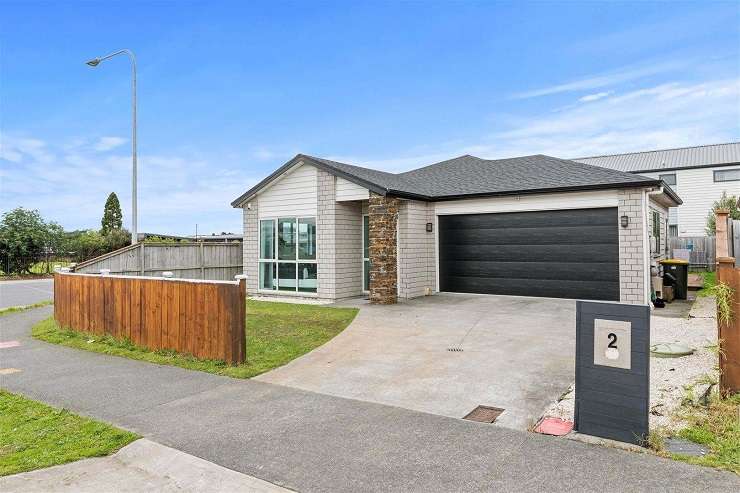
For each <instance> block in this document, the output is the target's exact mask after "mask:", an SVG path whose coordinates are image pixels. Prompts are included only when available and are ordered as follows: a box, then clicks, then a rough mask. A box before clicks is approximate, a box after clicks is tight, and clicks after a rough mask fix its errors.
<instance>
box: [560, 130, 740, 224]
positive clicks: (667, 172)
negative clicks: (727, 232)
mask: <svg viewBox="0 0 740 493" xmlns="http://www.w3.org/2000/svg"><path fill="white" fill-rule="evenodd" d="M574 161H579V162H581V163H586V164H593V165H595V166H602V167H604V168H609V169H615V170H619V171H626V172H628V173H638V174H640V175H643V176H649V177H651V178H659V179H662V180H663V181H664V182H665V183H667V184H668V185H670V186H671V188H673V190H675V191H676V192H678V193H680V194H681V199H683V204H682V205H681V206H680V207H678V208H675V207H672V208H671V209H670V211H669V214H668V225H669V231H668V234H669V236H706V229H705V228H706V224H707V215H708V214H709V211H710V209H711V208H712V205H713V204H714V202H715V201H717V200H718V199H719V198H720V197H721V196H722V193H724V192H726V193H727V195H734V196H736V197H740V142H731V143H728V144H715V145H705V146H698V147H683V148H680V149H665V150H660V151H645V152H633V153H630V154H612V155H608V156H593V157H583V158H576V159H574Z"/></svg>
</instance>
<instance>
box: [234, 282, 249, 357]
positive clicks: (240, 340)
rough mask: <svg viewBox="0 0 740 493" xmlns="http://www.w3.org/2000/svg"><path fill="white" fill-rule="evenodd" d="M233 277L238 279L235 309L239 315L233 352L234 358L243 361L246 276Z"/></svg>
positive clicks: (245, 332)
mask: <svg viewBox="0 0 740 493" xmlns="http://www.w3.org/2000/svg"><path fill="white" fill-rule="evenodd" d="M234 278H235V279H236V280H237V281H239V295H238V296H237V299H238V303H239V307H238V309H237V310H236V313H238V314H239V315H238V317H239V323H238V327H239V329H241V330H239V329H237V334H236V335H235V340H236V342H235V344H236V347H237V350H236V351H235V352H234V354H235V355H236V360H237V362H239V363H243V362H244V361H246V359H247V276H245V275H244V274H237V275H236V276H234Z"/></svg>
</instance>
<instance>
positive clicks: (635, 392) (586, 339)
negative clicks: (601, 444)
mask: <svg viewBox="0 0 740 493" xmlns="http://www.w3.org/2000/svg"><path fill="white" fill-rule="evenodd" d="M649 407H650V307H648V306H647V305H627V304H620V303H598V302H590V301H578V302H577V303H576V400H575V426H574V429H575V430H577V431H579V432H580V433H585V434H588V435H594V436H599V437H604V438H611V439H613V440H619V441H622V442H628V443H635V444H643V441H644V440H645V439H646V438H647V435H648V417H649V416H648V413H649Z"/></svg>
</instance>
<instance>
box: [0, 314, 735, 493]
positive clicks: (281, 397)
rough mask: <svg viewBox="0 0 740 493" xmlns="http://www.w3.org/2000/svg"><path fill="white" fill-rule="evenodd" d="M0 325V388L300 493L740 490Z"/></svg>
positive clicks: (675, 467) (648, 460)
mask: <svg viewBox="0 0 740 493" xmlns="http://www.w3.org/2000/svg"><path fill="white" fill-rule="evenodd" d="M50 313H51V310H50V309H49V308H48V307H47V308H40V309H36V310H32V311H29V312H23V313H15V314H10V315H6V316H3V317H0V341H8V340H18V341H19V342H20V343H21V344H20V346H17V347H12V348H6V349H0V366H1V367H6V368H7V367H14V368H17V369H20V370H22V371H20V372H17V373H13V374H10V375H5V376H2V377H0V378H2V381H1V383H2V386H3V387H5V388H7V389H8V390H10V391H13V392H20V393H22V394H25V395H27V396H29V397H31V398H34V399H38V400H41V401H44V402H48V403H50V404H53V405H57V406H64V407H66V408H68V409H70V410H72V411H75V412H77V413H80V414H83V415H88V416H92V417H95V418H98V419H102V420H105V421H108V422H110V423H113V424H115V425H117V426H120V427H123V428H127V429H130V430H133V431H136V432H138V433H140V434H142V435H144V436H145V437H147V438H149V439H151V440H153V441H155V442H158V443H162V444H164V445H167V446H170V447H173V448H176V449H178V450H181V451H183V452H186V453H188V454H191V455H194V456H196V457H200V458H203V459H205V460H208V461H211V462H214V463H216V464H219V465H221V466H224V467H226V468H229V469H232V470H235V471H239V472H242V473H244V474H248V475H250V476H254V477H257V478H260V479H263V480H265V481H269V482H270V483H273V484H277V485H280V486H283V487H286V488H289V489H292V490H296V491H425V492H429V491H491V490H499V491H514V490H515V491H553V490H571V491H599V492H602V493H603V492H609V491H669V490H670V491H702V490H707V491H713V492H721V491H728V492H729V491H733V492H734V491H739V490H740V477H738V476H737V475H734V474H731V473H726V472H719V471H715V470H713V469H708V468H702V467H698V466H691V465H688V464H684V463H681V462H675V461H671V460H667V459H661V458H659V457H655V456H653V455H649V454H639V453H634V452H626V451H622V450H617V449H611V448H604V447H599V446H594V445H589V444H585V443H580V442H574V441H570V440H562V439H558V438H553V437H547V436H542V435H537V434H533V433H528V432H521V431H516V430H511V429H506V428H500V427H497V426H495V425H486V424H481V423H474V422H469V421H463V420H460V419H455V418H448V417H444V416H437V415H432V414H425V413H421V412H416V411H410V410H407V409H401V408H397V407H392V406H385V405H381V404H374V403H369V402H361V401H356V400H351V399H344V398H340V397H334V396H328V395H320V394H316V393H312V392H308V391H303V390H298V389H292V388H287V387H281V386H277V385H272V384H267V383H263V382H256V381H251V380H236V379H230V378H225V377H218V376H215V375H210V374H206V373H200V372H193V371H188V370H184V369H180V368H174V367H166V366H158V365H153V364H150V363H144V362H139V361H132V360H128V359H124V358H116V357H111V356H106V355H102V354H96V353H89V352H86V351H80V350H75V349H69V348H63V347H59V346H55V345H50V344H46V343H43V342H39V341H36V340H34V339H32V338H30V336H29V333H30V328H31V326H32V324H33V323H35V322H37V321H38V320H41V319H43V318H45V317H47V316H49V315H50Z"/></svg>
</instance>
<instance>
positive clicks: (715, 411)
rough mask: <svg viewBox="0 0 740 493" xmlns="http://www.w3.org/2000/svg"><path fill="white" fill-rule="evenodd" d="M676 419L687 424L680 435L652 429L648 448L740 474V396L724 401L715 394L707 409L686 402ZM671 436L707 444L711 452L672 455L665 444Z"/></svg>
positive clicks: (664, 454)
mask: <svg viewBox="0 0 740 493" xmlns="http://www.w3.org/2000/svg"><path fill="white" fill-rule="evenodd" d="M675 418H677V419H678V420H680V421H681V422H683V423H684V424H685V425H684V426H683V428H681V429H680V430H678V431H677V432H671V431H669V430H668V429H666V428H659V429H655V430H650V438H649V441H648V446H649V447H650V448H651V449H653V451H655V452H656V453H657V454H658V455H661V456H663V457H670V458H672V459H674V460H680V461H684V462H688V463H690V464H696V465H700V466H707V467H714V468H717V469H725V470H728V471H732V472H734V473H735V474H740V394H737V395H735V396H731V397H727V398H721V397H720V396H719V394H717V393H714V394H712V396H711V399H710V400H709V403H708V405H706V406H703V405H700V404H697V403H696V402H694V401H693V400H692V399H686V400H684V403H683V404H682V406H681V408H679V410H678V411H677V412H676V414H675ZM671 435H672V436H676V437H679V438H683V439H684V440H688V441H690V442H694V443H698V444H700V445H703V446H705V447H706V448H707V449H708V450H709V453H707V454H706V455H704V456H702V457H691V456H688V455H681V454H671V453H669V452H668V451H666V449H665V447H664V443H663V442H664V440H665V439H666V438H668V437H669V436H671Z"/></svg>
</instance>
